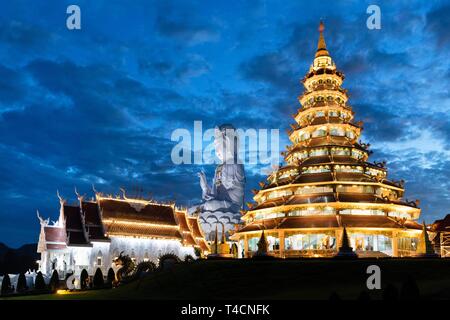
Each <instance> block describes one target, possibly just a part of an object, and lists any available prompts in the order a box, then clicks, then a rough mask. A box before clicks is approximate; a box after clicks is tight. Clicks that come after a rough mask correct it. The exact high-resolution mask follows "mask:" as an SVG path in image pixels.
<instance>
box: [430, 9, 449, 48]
mask: <svg viewBox="0 0 450 320" xmlns="http://www.w3.org/2000/svg"><path fill="white" fill-rule="evenodd" d="M426 21H427V26H426V29H427V30H428V31H429V32H432V33H433V34H434V36H435V37H436V41H437V45H438V47H439V48H440V49H442V48H443V47H444V46H447V45H448V44H449V43H450V33H449V32H448V26H449V25H450V5H444V6H441V7H436V8H434V9H433V10H431V11H430V12H428V13H427V14H426Z"/></svg>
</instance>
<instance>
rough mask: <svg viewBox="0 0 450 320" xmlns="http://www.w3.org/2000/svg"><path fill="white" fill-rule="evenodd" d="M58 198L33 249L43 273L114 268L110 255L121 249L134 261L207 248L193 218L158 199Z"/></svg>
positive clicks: (43, 222)
mask: <svg viewBox="0 0 450 320" xmlns="http://www.w3.org/2000/svg"><path fill="white" fill-rule="evenodd" d="M59 199H60V205H61V208H60V214H59V219H58V220H57V221H56V222H53V223H49V219H46V220H44V219H42V218H41V217H40V216H39V214H38V218H39V220H40V222H41V232H40V236H39V243H38V252H39V253H40V254H41V260H40V262H39V269H40V271H41V272H42V273H44V274H47V275H49V274H50V273H51V272H52V271H53V270H57V271H58V273H59V275H60V277H64V276H65V275H66V274H68V273H74V274H75V275H76V276H78V275H79V274H80V273H81V271H82V270H83V269H85V270H86V271H87V272H88V274H90V275H93V274H94V273H95V271H96V270H97V268H100V269H101V270H102V272H103V274H104V275H106V274H107V272H108V270H109V268H113V270H114V271H116V268H117V267H116V266H115V264H114V263H113V260H114V259H115V258H117V257H118V256H119V254H120V253H121V252H123V254H127V255H129V256H130V257H131V258H132V259H133V260H134V261H135V262H136V263H139V262H141V261H153V262H155V263H156V264H157V263H158V258H159V257H160V256H161V255H163V254H167V253H172V254H176V255H177V256H178V257H179V258H180V259H184V258H185V257H186V256H187V255H190V256H192V257H193V258H195V257H196V255H195V249H194V248H196V247H197V248H198V249H199V250H200V252H201V253H202V254H207V253H208V251H209V247H208V244H207V242H206V241H205V239H204V236H203V233H202V231H201V229H200V226H199V222H198V218H197V217H192V216H188V215H187V211H186V210H181V209H179V208H177V207H175V205H174V204H161V203H155V202H153V201H147V200H143V199H130V198H127V197H126V196H125V195H124V196H123V197H111V196H103V195H102V194H100V193H96V198H95V200H92V201H85V199H84V197H82V196H80V195H78V204H77V205H68V204H67V203H66V201H65V200H64V199H62V198H61V197H59Z"/></svg>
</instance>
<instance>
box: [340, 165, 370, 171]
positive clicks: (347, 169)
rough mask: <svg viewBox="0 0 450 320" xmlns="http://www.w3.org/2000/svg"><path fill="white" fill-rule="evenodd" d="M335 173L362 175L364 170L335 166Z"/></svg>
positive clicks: (357, 167) (358, 167)
mask: <svg viewBox="0 0 450 320" xmlns="http://www.w3.org/2000/svg"><path fill="white" fill-rule="evenodd" d="M334 171H336V172H351V173H362V172H363V168H362V167H360V166H356V167H355V166H340V165H336V166H334Z"/></svg>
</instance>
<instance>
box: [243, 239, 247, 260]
mask: <svg viewBox="0 0 450 320" xmlns="http://www.w3.org/2000/svg"><path fill="white" fill-rule="evenodd" d="M243 258H248V237H247V234H245V235H244V256H243Z"/></svg>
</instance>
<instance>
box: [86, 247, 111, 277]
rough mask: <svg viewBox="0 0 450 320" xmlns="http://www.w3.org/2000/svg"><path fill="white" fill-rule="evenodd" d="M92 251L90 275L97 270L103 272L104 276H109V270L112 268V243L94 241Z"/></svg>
mask: <svg viewBox="0 0 450 320" xmlns="http://www.w3.org/2000/svg"><path fill="white" fill-rule="evenodd" d="M92 245H93V246H92V249H91V251H90V253H89V269H87V272H88V274H90V275H93V274H95V271H97V268H100V269H101V270H102V273H103V275H104V276H106V275H107V273H108V270H109V268H111V266H112V264H113V263H112V257H111V254H110V251H111V250H110V243H109V242H103V241H99V242H97V241H92Z"/></svg>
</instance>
